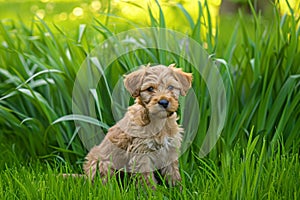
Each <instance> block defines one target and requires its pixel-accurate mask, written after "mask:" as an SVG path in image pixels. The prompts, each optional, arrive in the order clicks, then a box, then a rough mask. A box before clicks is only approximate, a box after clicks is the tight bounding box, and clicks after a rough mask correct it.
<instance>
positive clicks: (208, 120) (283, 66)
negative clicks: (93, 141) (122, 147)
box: [0, 1, 300, 199]
mask: <svg viewBox="0 0 300 200" xmlns="http://www.w3.org/2000/svg"><path fill="white" fill-rule="evenodd" d="M93 2H94V6H95V9H96V8H97V9H98V10H97V9H96V10H94V11H93V12H90V13H89V14H90V15H88V19H86V18H82V17H80V16H79V14H80V13H81V11H82V10H80V9H75V8H73V7H72V9H70V11H66V10H64V8H63V7H64V6H63V5H65V2H63V3H61V4H58V3H57V4H52V3H46V4H45V3H42V2H39V3H37V4H36V6H35V7H34V6H33V7H32V5H29V4H30V2H29V3H28V2H27V3H25V4H23V6H24V8H26V9H27V10H28V9H31V10H32V11H34V12H39V13H40V14H43V13H44V12H45V11H47V12H48V11H49V13H50V14H51V12H52V11H53V12H52V14H53V19H57V20H59V19H61V20H62V21H59V22H58V23H57V24H56V23H54V24H53V23H51V22H49V19H50V18H51V15H45V16H44V20H42V19H38V18H37V17H35V20H34V21H31V20H29V21H25V20H23V19H22V20H21V19H20V18H18V19H16V18H15V17H12V19H11V18H8V19H3V20H1V21H0V199H300V190H299V186H300V164H299V153H300V152H299V149H300V139H299V133H300V92H299V91H300V67H299V66H300V59H299V58H300V39H299V38H300V36H299V34H300V27H299V21H300V18H299V13H297V12H294V11H293V10H292V8H289V12H288V13H286V14H283V15H282V14H281V13H280V11H279V9H278V7H277V6H276V5H274V6H273V7H272V8H270V16H267V17H266V16H263V15H261V14H260V13H257V12H255V10H254V8H253V7H252V6H251V5H250V10H251V14H250V13H244V12H242V11H239V12H238V13H236V15H234V16H227V15H226V16H221V17H220V18H219V23H217V24H218V25H216V24H215V23H214V22H213V19H212V18H213V16H214V15H212V14H210V12H209V11H210V8H209V6H208V3H204V4H197V6H194V8H195V9H196V12H194V14H195V13H196V15H192V14H191V12H190V11H189V10H187V9H185V7H184V6H183V5H181V4H177V3H176V2H175V1H174V2H175V3H174V2H173V1H172V3H170V5H169V4H164V6H160V4H159V3H158V2H157V1H155V2H154V1H153V4H152V7H151V9H150V7H149V8H148V7H145V8H143V9H144V10H143V12H142V13H143V14H146V15H147V21H144V22H143V23H139V20H134V19H132V18H130V19H129V18H126V17H124V16H122V15H121V11H122V9H121V8H120V6H119V7H117V6H116V7H115V8H114V9H113V8H110V7H109V5H110V2H111V1H107V2H108V3H107V4H105V6H106V7H101V9H103V10H101V9H100V8H99V7H98V6H97V5H98V4H97V2H96V1H93ZM95 2H96V3H95ZM101 2H104V1H101ZM123 3H124V2H123ZM0 4H1V5H2V6H3V8H4V7H6V8H7V10H9V9H11V8H12V7H13V6H14V5H13V4H12V3H10V2H0ZM125 4H126V3H125ZM45 5H48V6H46V7H43V6H45ZM58 5H62V6H60V9H57V10H53V9H52V8H53V6H54V7H55V6H58ZM70 5H72V6H73V4H70ZM51 6H52V7H51ZM74 6H76V7H78V6H81V7H82V8H83V11H84V12H86V10H88V9H92V8H91V7H90V6H89V4H84V3H83V4H80V5H77V3H76V2H75V3H74ZM130 6H133V7H135V8H136V9H141V8H140V7H139V5H135V4H130ZM168 6H171V7H170V8H169V10H168ZM1 8H2V7H1ZM16 9H17V10H18V9H20V8H16ZM47 9H48V10H47ZM51 9H52V11H51ZM93 9H94V8H93ZM99 9H100V10H101V12H100V11H99ZM172 10H173V11H176V12H175V13H180V17H179V15H178V16H176V15H175V17H174V15H173V18H171V17H172V16H171V15H170V13H172V12H171V11H172ZM50 11H51V12H50ZM47 12H46V14H47ZM56 12H57V13H56ZM65 12H70V15H68V16H69V17H70V19H71V18H72V17H74V16H73V15H78V16H77V18H78V19H77V18H74V21H72V23H71V24H70V23H69V21H68V20H65ZM94 12H95V13H94ZM8 13H9V12H7V11H5V12H3V13H0V16H2V15H5V16H7V15H8ZM49 13H48V14H49ZM44 14H45V13H44ZM119 14H120V15H119ZM173 14H174V13H173ZM28 15H29V16H30V17H31V18H34V17H33V16H32V13H29V14H28ZM55 16H56V17H55ZM131 17H133V16H131ZM176 17H177V18H180V20H176ZM72 19H73V18H72ZM76 19H77V20H76ZM170 19H172V20H170ZM174 21H176V26H175V25H174ZM73 22H74V23H73ZM172 23H173V25H174V26H173V25H172ZM146 24H147V26H150V27H152V28H154V29H164V28H174V29H176V30H177V31H181V32H182V33H183V34H186V35H187V36H188V37H189V38H191V39H193V41H196V42H197V43H198V44H199V45H201V46H202V47H203V48H204V49H205V51H206V52H207V55H206V54H205V55H206V57H205V59H206V60H209V61H210V62H211V63H214V64H215V66H216V68H217V69H218V71H219V73H220V77H221V80H222V82H223V84H224V88H225V93H224V94H223V97H224V98H226V102H223V103H225V105H226V107H227V108H228V109H227V110H226V111H225V116H226V119H224V122H225V123H224V124H225V125H224V127H223V128H222V129H221V130H216V132H217V133H220V137H219V139H218V141H217V143H216V144H215V145H214V146H213V148H212V149H211V151H210V152H209V154H208V155H206V156H205V157H204V156H201V152H202V150H203V148H202V147H203V146H202V144H203V143H204V141H205V136H206V135H205V133H207V131H208V130H209V129H210V124H214V125H218V124H219V123H220V121H219V120H218V118H216V119H215V118H213V117H212V116H214V114H215V113H214V112H215V110H214V109H212V108H213V106H212V105H215V104H213V103H215V102H213V101H212V99H211V96H210V95H211V93H210V92H211V91H210V90H209V88H208V85H207V84H208V83H207V82H205V80H204V77H202V76H201V74H200V73H199V72H198V71H197V70H196V67H197V66H193V65H192V64H191V63H190V62H189V61H188V60H186V59H184V58H183V56H181V55H183V54H184V51H183V54H180V55H175V54H173V53H172V52H166V51H164V50H160V49H158V48H156V49H155V48H142V49H139V50H136V51H132V52H128V53H126V54H124V55H122V56H120V57H118V59H116V60H114V61H113V62H112V63H110V64H109V66H107V68H106V69H105V70H103V71H101V69H102V68H98V69H100V70H98V71H89V73H90V74H89V75H93V72H98V73H99V71H101V77H102V78H101V79H100V81H99V82H97V85H96V86H95V87H90V88H88V89H85V88H80V87H79V94H83V95H82V96H80V95H79V96H78V99H80V100H81V101H83V102H87V101H85V100H86V99H84V95H87V96H88V97H89V99H88V102H89V103H90V104H83V105H84V106H85V105H94V107H93V108H95V109H94V115H88V114H87V115H84V114H78V113H77V115H75V113H74V112H73V111H74V107H75V108H77V109H78V108H79V107H78V104H76V102H75V103H74V99H72V97H73V96H72V95H74V93H73V92H74V83H75V80H76V77H77V75H78V74H77V73H78V70H79V69H80V67H81V66H82V63H84V62H85V61H86V62H87V63H89V61H92V62H94V64H95V63H96V64H98V63H97V62H96V61H101V60H104V58H103V57H101V56H98V57H99V58H98V60H97V59H96V58H97V56H93V54H92V53H91V52H92V50H93V49H94V48H95V47H97V45H99V44H100V43H101V42H102V41H104V40H105V39H107V38H109V37H111V36H115V35H116V34H117V33H119V32H121V31H124V30H127V29H131V28H144V27H145V26H146ZM74 27H75V28H74ZM178 27H183V28H182V29H178ZM132 38H134V36H131V37H128V38H127V39H128V40H126V42H128V46H130V44H131V43H130V42H132V40H131V39H132ZM136 41H138V42H140V43H138V42H136ZM136 41H134V42H135V43H138V44H140V45H142V47H146V45H145V44H147V43H149V42H151V38H149V37H147V34H145V35H143V34H141V36H140V38H138V40H136ZM114 42H115V43H114V44H118V41H117V42H116V41H114ZM134 42H133V43H134ZM143 45H144V46H143ZM172 45H173V48H174V49H184V48H182V46H183V45H182V44H181V43H180V42H175V44H172ZM118 47H119V46H118ZM196 58H197V56H196ZM201 58H202V57H201ZM89 59H90V60H89ZM149 62H150V63H162V64H165V65H169V64H170V63H177V64H178V66H180V67H181V68H183V70H184V71H187V72H191V73H193V76H194V79H193V85H192V89H193V91H194V95H195V101H196V102H197V105H198V106H197V109H191V110H192V111H191V112H190V113H185V112H184V111H185V108H184V106H182V107H180V110H179V112H178V113H179V115H180V116H183V117H181V118H180V119H179V123H180V124H184V123H185V127H184V128H185V130H186V134H187V136H189V135H188V134H189V133H192V132H193V133H195V137H194V138H193V140H192V141H190V143H188V148H187V150H186V151H185V152H184V154H183V155H182V156H181V157H180V170H181V175H182V179H183V180H182V183H181V184H182V185H181V188H182V190H180V187H173V188H172V187H167V186H165V185H164V184H162V185H160V186H158V188H157V190H156V191H153V190H151V189H150V188H148V187H143V186H141V184H138V183H136V181H135V180H134V179H130V180H125V183H124V184H120V183H119V179H118V178H116V177H112V178H111V180H110V181H109V182H108V184H106V185H102V184H101V182H100V181H96V182H95V183H94V184H91V183H90V182H89V181H86V180H84V179H83V178H67V179H64V178H63V177H61V176H60V174H62V173H81V172H82V163H83V160H84V157H85V155H86V153H87V148H86V144H85V143H84V141H83V140H82V138H80V134H89V133H94V134H96V135H97V134H100V133H105V132H106V131H107V128H108V127H110V126H112V125H113V124H114V123H115V121H116V120H115V118H114V113H113V111H112V110H113V109H115V108H117V109H119V108H120V110H121V108H122V105H123V104H122V103H124V102H117V103H119V104H116V102H115V101H114V98H113V97H114V96H113V95H119V93H117V94H114V93H113V92H114V88H115V87H116V85H117V84H118V81H119V80H120V79H121V77H122V76H123V75H124V74H126V73H128V72H129V71H131V70H133V69H135V68H136V67H137V66H139V65H142V64H147V63H149ZM91 77H92V76H88V78H85V79H83V80H82V81H83V82H84V83H87V85H88V83H93V82H92V81H93V80H91ZM218 91H219V88H218V87H215V90H214V92H216V93H218ZM225 96H226V97H225ZM81 98H82V99H81ZM129 102H132V99H131V100H130V101H129ZM182 102H188V101H187V100H186V99H183V100H182ZM217 105H221V104H217ZM187 106H190V104H188V103H187ZM185 107H186V106H185ZM216 107H218V106H216ZM120 110H117V111H120ZM195 110H196V111H195ZM220 110H221V111H224V110H223V109H222V108H220V106H219V107H218V110H217V111H220ZM197 111H199V112H197ZM186 116H187V117H190V118H184V117H186ZM184 119H197V121H196V122H195V123H186V122H187V121H185V120H184ZM74 121H75V122H81V123H74ZM188 122H189V121H188ZM197 124H198V125H197ZM91 130H92V131H91ZM218 131H219V132H218Z"/></svg>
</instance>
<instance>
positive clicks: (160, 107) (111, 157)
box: [84, 64, 192, 185]
mask: <svg viewBox="0 0 300 200" xmlns="http://www.w3.org/2000/svg"><path fill="white" fill-rule="evenodd" d="M174 66H175V64H172V65H170V66H168V67H166V66H164V65H157V66H153V67H149V66H147V67H142V68H140V69H138V70H137V71H134V72H132V73H130V74H128V75H126V76H125V79H124V85H125V88H126V89H127V90H128V91H129V93H130V94H131V95H132V97H134V98H135V103H134V105H132V106H130V107H129V108H128V110H127V112H126V114H125V116H124V117H123V119H121V120H120V121H119V122H118V123H117V124H116V125H114V126H113V127H111V128H110V129H109V130H108V133H107V134H106V136H105V138H104V140H103V141H102V142H101V144H99V145H98V146H95V147H93V148H92V149H91V150H90V152H89V153H88V155H87V156H86V162H85V164H84V171H85V174H86V175H87V176H88V177H89V178H90V179H91V180H92V181H93V180H94V179H95V176H96V173H97V171H98V172H99V174H100V177H101V179H102V181H103V183H105V182H106V181H107V177H108V176H112V175H113V174H114V172H116V171H117V170H123V171H125V172H129V173H130V174H137V173H139V174H141V175H142V177H143V179H144V181H145V182H146V184H148V185H151V183H153V182H154V183H156V180H155V177H154V171H155V170H159V171H160V173H161V175H162V176H163V177H165V179H166V181H167V182H168V183H169V184H171V185H175V184H176V182H179V181H180V180H181V177H180V173H179V168H178V156H179V150H180V145H181V139H182V133H183V129H182V128H181V127H180V126H179V125H178V124H177V122H176V121H177V119H178V118H177V115H176V111H177V109H178V99H179V96H180V95H182V96H185V95H186V93H187V91H188V90H189V88H190V87H191V82H192V75H191V74H190V73H185V72H183V71H182V70H181V69H179V68H175V67H174ZM154 185H155V184H154Z"/></svg>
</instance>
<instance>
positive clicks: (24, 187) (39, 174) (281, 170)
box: [0, 137, 300, 199]
mask: <svg viewBox="0 0 300 200" xmlns="http://www.w3.org/2000/svg"><path fill="white" fill-rule="evenodd" d="M257 142H258V137H256V138H254V139H253V142H249V143H248V145H247V147H246V148H245V149H244V151H243V153H242V157H240V152H241V149H240V147H236V148H235V149H234V150H232V151H230V160H229V159H228V158H229V157H228V154H221V155H220V163H221V165H220V166H217V165H216V164H215V162H214V160H211V159H209V158H206V159H199V158H196V162H197V166H194V167H193V168H191V169H189V168H188V166H189V165H188V164H182V167H181V169H180V170H181V174H182V178H183V180H182V183H181V187H182V190H180V187H179V186H177V187H171V188H170V187H168V186H166V185H164V184H162V185H160V186H158V187H157V189H156V190H155V191H153V190H152V189H150V187H146V186H142V185H141V184H138V183H137V180H136V179H135V178H131V179H129V178H128V177H127V178H126V179H125V181H124V183H121V182H120V179H119V178H118V176H117V177H116V176H114V177H111V178H110V180H109V182H108V183H107V184H106V185H103V184H102V183H101V182H100V179H97V181H95V182H94V183H93V184H92V183H91V182H89V181H87V180H85V179H84V178H82V177H77V178H72V177H69V178H63V177H62V175H61V174H62V173H66V172H67V173H72V172H73V169H72V167H71V166H69V165H67V164H66V165H61V164H58V165H56V167H53V165H51V166H50V165H45V164H40V163H37V164H35V165H33V166H22V165H19V164H16V165H15V166H13V167H9V168H8V167H7V168H5V169H4V170H2V171H0V198H1V199H15V198H18V199H53V198H54V199H99V198H100V199H264V198H266V199H282V198H285V199H295V198H297V197H299V195H300V193H299V190H298V185H299V184H300V179H299V175H300V174H299V172H300V162H299V155H298V154H297V155H296V154H295V155H293V156H282V155H281V153H280V152H277V153H275V154H273V157H272V158H268V159H266V160H264V153H263V151H264V150H265V146H264V147H262V149H259V151H261V152H258V151H256V150H255V146H256V145H257ZM264 143H265V142H264Z"/></svg>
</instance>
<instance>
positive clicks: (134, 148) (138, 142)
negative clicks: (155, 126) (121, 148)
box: [127, 133, 181, 153]
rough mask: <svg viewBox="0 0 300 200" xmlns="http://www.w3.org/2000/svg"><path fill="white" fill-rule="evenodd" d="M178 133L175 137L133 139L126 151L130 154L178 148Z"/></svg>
mask: <svg viewBox="0 0 300 200" xmlns="http://www.w3.org/2000/svg"><path fill="white" fill-rule="evenodd" d="M180 140H181V137H180V133H177V134H176V135H175V136H172V137H170V136H168V135H164V134H162V135H159V134H158V135H157V136H155V137H151V138H138V137H136V138H133V139H132V143H131V144H130V145H129V146H128V149H127V151H129V152H131V153H147V152H154V151H159V150H169V149H170V148H172V147H173V148H179V147H180Z"/></svg>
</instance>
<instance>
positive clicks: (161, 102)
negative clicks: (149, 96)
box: [158, 99, 169, 108]
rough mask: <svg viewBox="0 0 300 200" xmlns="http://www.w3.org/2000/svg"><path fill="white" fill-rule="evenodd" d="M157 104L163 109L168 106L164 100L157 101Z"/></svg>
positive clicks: (167, 102)
mask: <svg viewBox="0 0 300 200" xmlns="http://www.w3.org/2000/svg"><path fill="white" fill-rule="evenodd" d="M158 104H159V105H161V106H162V107H164V108H167V107H168V105H169V101H168V100H166V99H162V100H159V101H158Z"/></svg>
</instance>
